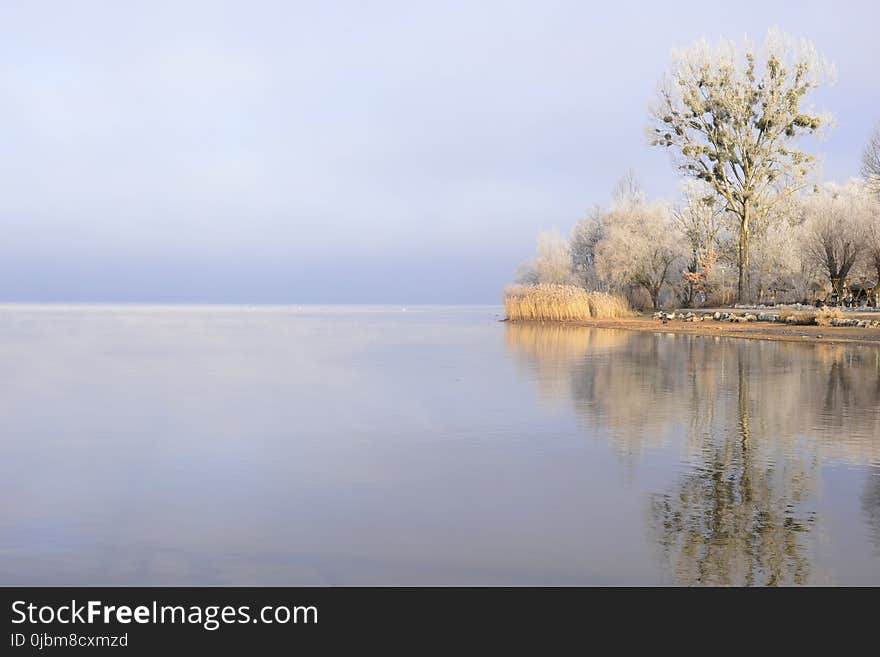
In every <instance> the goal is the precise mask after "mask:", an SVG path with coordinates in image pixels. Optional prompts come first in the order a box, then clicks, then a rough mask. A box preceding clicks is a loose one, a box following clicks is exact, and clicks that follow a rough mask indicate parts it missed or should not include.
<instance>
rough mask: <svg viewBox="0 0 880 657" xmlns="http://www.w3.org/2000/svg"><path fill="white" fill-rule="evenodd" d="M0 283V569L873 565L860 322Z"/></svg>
mask: <svg viewBox="0 0 880 657" xmlns="http://www.w3.org/2000/svg"><path fill="white" fill-rule="evenodd" d="M499 317H500V309H498V308H494V307H486V308H483V307H448V308H447V307H416V308H407V309H406V310H405V311H404V310H402V309H401V308H399V307H393V308H391V307H382V308H366V307H363V308H361V307H328V308H318V307H303V308H296V307H283V308H282V307H277V308H275V307H255V308H249V307H208V306H202V307H195V306H194V307H185V306H183V307H148V306H94V307H87V306H66V307H65V306H0V371H2V378H0V431H2V446H3V457H2V459H0V499H2V508H0V584H4V585H15V584H23V585H47V584H64V585H134V584H140V585H373V584H378V585H390V584H402V585H417V584H419V585H420V584H424V585H428V584H440V585H447V584H465V585H468V584H470V585H482V584H485V585H495V584H515V585H536V584H547V585H567V584H756V585H764V584H856V585H858V584H880V348H878V347H876V346H843V345H833V346H832V345H815V344H800V343H784V342H761V341H751V340H741V339H724V338H715V337H700V336H688V335H673V334H664V333H656V334H654V333H637V332H628V331H619V330H607V329H589V328H575V327H564V326H553V325H514V324H506V323H501V322H499V321H498V319H499Z"/></svg>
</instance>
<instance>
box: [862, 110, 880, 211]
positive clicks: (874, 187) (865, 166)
mask: <svg viewBox="0 0 880 657" xmlns="http://www.w3.org/2000/svg"><path fill="white" fill-rule="evenodd" d="M862 175H863V176H864V177H865V182H866V183H867V184H868V187H869V188H870V189H871V191H873V192H874V194H875V195H876V196H877V197H878V198H880V126H877V128H876V129H875V130H874V134H873V135H871V139H870V140H869V141H868V145H867V146H866V147H865V152H864V153H863V154H862Z"/></svg>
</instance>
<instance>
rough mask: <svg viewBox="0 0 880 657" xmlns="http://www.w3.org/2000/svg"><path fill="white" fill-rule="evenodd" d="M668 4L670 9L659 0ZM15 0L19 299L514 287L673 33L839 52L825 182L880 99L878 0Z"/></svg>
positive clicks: (612, 164)
mask: <svg viewBox="0 0 880 657" xmlns="http://www.w3.org/2000/svg"><path fill="white" fill-rule="evenodd" d="M653 4H656V5H657V6H656V7H651V6H650V5H653ZM599 6H600V5H598V4H597V3H587V2H582V1H581V2H549V1H547V0H542V1H535V2H510V1H504V2H502V1H492V2H490V1H484V2H473V1H471V2H461V3H454V2H416V1H410V2H367V1H362V2H324V3H297V2H292V1H291V2H261V1H256V0H249V1H243V0H242V1H239V2H219V1H212V2H187V1H186V0H176V1H174V2H161V1H160V0H151V1H149V2H142V3H141V2H133V1H127V2H117V1H106V2H97V1H94V2H93V1H89V0H77V2H66V1H63V0H58V1H56V2H41V1H38V0H21V1H18V0H3V1H2V2H0V300H5V301H29V300H33V301H44V300H48V301H158V302H161V301H173V302H183V301H205V302H218V301H231V302H255V303H258V302H293V303H296V302H302V303H307V302H366V303H373V302H392V303H397V302H400V303H415V302H425V303H470V302H475V303H479V302H489V303H492V302H495V301H497V300H498V298H499V295H500V290H501V288H502V287H503V285H504V284H505V283H506V282H507V281H509V280H510V278H511V276H512V272H513V270H514V269H515V267H516V265H517V264H518V263H519V262H521V261H522V260H524V259H526V258H528V257H529V256H530V255H531V253H532V251H533V248H534V241H535V237H536V234H537V232H538V231H539V230H540V229H543V228H551V227H558V228H560V230H562V231H563V232H565V233H567V232H568V230H569V229H570V228H571V226H572V225H573V224H574V223H575V221H577V219H578V218H580V217H581V216H583V215H584V214H585V213H586V212H587V211H588V210H589V208H591V207H592V206H594V205H595V204H596V203H605V202H606V200H607V198H608V195H609V191H610V189H611V188H612V187H613V185H614V183H615V181H616V180H617V179H618V178H619V177H620V176H621V175H622V174H623V173H624V172H625V171H626V169H627V168H629V167H632V168H634V169H635V170H636V172H637V173H638V175H639V177H640V178H641V179H642V181H643V185H644V187H645V188H646V189H647V191H648V193H649V194H650V195H651V196H665V197H671V196H672V195H673V194H674V191H675V189H676V179H677V178H676V175H675V172H674V170H673V169H672V166H671V165H670V162H669V160H668V156H667V155H666V154H665V153H664V152H662V151H660V150H658V149H651V148H649V147H648V146H647V145H646V142H645V138H644V127H645V125H646V122H647V118H646V117H647V104H648V102H649V101H650V100H651V98H652V95H653V92H654V90H655V88H656V85H657V81H658V80H659V78H660V77H661V75H662V73H663V71H664V70H665V68H666V66H667V64H668V61H669V53H670V50H671V49H672V48H673V47H677V46H683V45H687V44H689V43H691V42H693V41H694V40H696V39H698V38H699V37H701V36H706V37H709V38H711V39H716V38H718V37H720V36H728V37H734V38H737V37H740V36H742V35H744V34H749V35H751V36H752V37H753V38H754V39H758V40H760V39H762V38H763V36H764V34H765V33H766V30H767V28H769V27H772V26H778V27H780V28H781V29H783V30H785V31H787V32H790V33H792V34H794V35H797V36H806V37H809V38H811V39H813V40H814V41H815V43H816V45H817V46H818V48H819V50H820V51H821V52H822V53H823V54H824V55H826V56H827V57H828V59H830V60H831V61H832V62H833V63H835V64H836V66H837V69H838V77H837V82H836V83H835V84H834V85H833V86H832V87H829V88H828V89H826V90H823V91H822V93H820V94H817V96H816V101H815V105H816V107H817V109H825V110H829V111H831V112H832V113H833V114H834V115H835V117H836V121H837V127H836V129H835V130H833V131H832V132H831V133H830V134H829V136H828V138H827V139H825V140H824V141H822V142H814V144H813V148H814V149H815V151H816V152H818V153H819V154H821V155H822V157H823V160H824V164H823V167H824V173H825V176H826V177H827V178H832V179H839V180H840V179H846V178H848V177H850V176H853V175H856V174H857V173H858V162H859V156H860V153H861V150H862V147H863V145H864V143H865V142H866V141H867V139H868V136H869V134H870V132H871V129H872V127H873V126H874V125H875V124H876V123H877V122H878V121H880V73H878V70H877V62H878V61H880V45H878V43H880V32H878V24H880V3H878V2H876V0H863V1H860V2H836V3H832V2H829V1H825V2H821V3H820V2H807V3H792V2H791V0H788V1H787V2H768V1H767V0H761V1H759V2H744V1H739V2H736V3H717V2H705V3H695V2H693V0H690V1H688V2H674V1H666V2H663V3H647V2H643V3H629V2H621V1H616V2H610V3H603V5H601V6H602V9H601V10H600V9H598V8H597V7H599Z"/></svg>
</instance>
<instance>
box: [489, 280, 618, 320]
mask: <svg viewBox="0 0 880 657" xmlns="http://www.w3.org/2000/svg"><path fill="white" fill-rule="evenodd" d="M504 310H505V311H506V313H507V319H509V320H511V321H523V320H532V321H550V322H577V321H581V320H584V319H619V318H621V317H632V316H633V315H634V314H635V313H634V312H633V311H632V310H631V309H630V307H629V304H628V303H627V302H626V299H624V298H623V297H620V296H617V295H614V294H607V293H605V292H588V291H587V290H584V289H583V288H580V287H577V286H575V285H515V286H512V287H509V288H507V290H505V292H504Z"/></svg>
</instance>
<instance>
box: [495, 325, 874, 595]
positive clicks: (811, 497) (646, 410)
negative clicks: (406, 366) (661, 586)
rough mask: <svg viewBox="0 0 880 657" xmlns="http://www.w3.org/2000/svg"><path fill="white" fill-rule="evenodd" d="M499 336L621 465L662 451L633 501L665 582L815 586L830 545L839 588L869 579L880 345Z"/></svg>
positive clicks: (586, 333)
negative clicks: (853, 578)
mask: <svg viewBox="0 0 880 657" xmlns="http://www.w3.org/2000/svg"><path fill="white" fill-rule="evenodd" d="M506 340H507V345H508V348H509V351H510V352H511V353H512V354H513V355H514V357H515V358H516V359H517V360H518V361H519V363H520V364H521V366H522V367H523V368H524V369H525V370H526V371H528V372H531V373H532V374H533V375H534V379H535V381H536V383H537V388H538V393H539V395H540V397H541V399H542V400H543V401H552V402H554V403H560V402H568V403H571V404H572V405H573V407H574V409H575V412H576V413H577V415H578V417H579V419H580V421H581V423H582V425H583V427H584V429H585V431H586V432H587V433H589V434H598V435H602V436H605V437H607V439H608V441H609V443H610V445H611V446H612V447H613V449H614V450H616V451H617V452H618V453H619V454H620V456H621V457H622V462H623V464H629V465H632V464H634V463H637V462H638V461H639V460H641V459H644V458H647V457H648V456H649V455H652V454H657V453H659V454H660V455H662V456H668V455H670V454H671V455H674V456H675V457H676V458H675V461H673V465H672V466H664V467H669V468H670V471H671V472H672V475H673V476H672V477H671V481H672V482H673V483H672V484H671V485H670V486H668V487H666V488H662V489H660V490H657V491H655V492H654V493H653V494H649V495H647V496H646V499H645V508H646V523H645V524H646V532H647V535H648V537H649V539H650V540H652V541H653V542H654V543H656V546H657V553H658V557H659V558H660V560H661V562H662V564H663V567H664V569H665V570H666V572H667V573H668V575H669V578H670V580H671V581H674V582H675V583H680V584H719V585H777V584H808V583H830V582H836V581H839V579H840V578H839V576H838V571H839V570H840V569H841V566H842V565H843V564H842V563H841V559H842V558H844V557H843V556H842V555H844V554H846V555H847V556H846V558H847V559H855V560H857V561H859V564H858V567H854V564H853V563H849V564H848V566H851V567H854V571H856V572H860V573H862V575H863V577H862V578H861V580H860V582H853V583H868V582H874V583H876V582H878V580H880V560H878V559H877V557H878V555H880V469H878V466H880V350H878V349H876V348H875V347H867V346H865V347H863V346H842V345H807V344H798V343H790V342H764V341H752V340H741V339H730V338H727V339H725V338H714V337H705V336H692V335H675V334H663V333H636V332H631V331H622V330H611V329H594V328H584V327H573V326H564V325H541V324H508V325H507V327H506ZM658 461H659V462H661V463H667V464H668V463H669V461H668V460H667V461H663V460H662V458H653V459H651V462H652V463H656V462H658ZM623 470H625V468H623V469H622V476H623ZM665 474H669V473H665ZM657 478H659V479H663V478H664V477H663V476H658V477H657ZM853 482H858V485H859V486H861V487H862V488H863V492H862V493H861V495H848V494H846V493H845V491H847V490H850V489H851V488H852V485H853ZM840 491H843V492H840ZM853 516H855V517H857V518H859V520H860V522H861V526H860V527H857V528H856V530H857V531H853V530H852V528H850V527H849V526H848V524H847V523H848V519H850V518H852V517H853ZM866 543H868V544H870V543H872V544H873V545H865V544H866ZM853 544H855V545H853ZM862 548H867V549H862Z"/></svg>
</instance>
